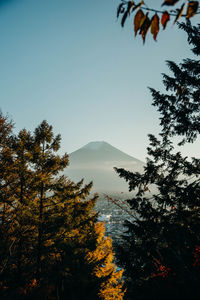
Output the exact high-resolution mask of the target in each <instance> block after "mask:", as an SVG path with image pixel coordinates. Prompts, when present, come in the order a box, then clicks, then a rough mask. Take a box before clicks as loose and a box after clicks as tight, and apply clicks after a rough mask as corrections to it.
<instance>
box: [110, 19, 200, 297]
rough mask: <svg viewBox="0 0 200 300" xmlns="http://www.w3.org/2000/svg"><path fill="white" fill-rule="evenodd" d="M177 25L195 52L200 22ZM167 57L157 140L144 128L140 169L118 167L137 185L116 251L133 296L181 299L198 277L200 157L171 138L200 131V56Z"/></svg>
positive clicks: (190, 137)
mask: <svg viewBox="0 0 200 300" xmlns="http://www.w3.org/2000/svg"><path fill="white" fill-rule="evenodd" d="M182 28H183V29H185V30H186V32H187V33H188V36H189V43H191V44H192V45H193V46H194V48H193V49H195V51H194V52H195V54H199V50H200V48H199V46H200V39H199V37H200V27H191V25H190V24H189V23H188V25H182ZM168 64H169V66H170V69H171V70H172V71H173V74H174V77H173V78H171V77H169V76H167V75H164V85H165V87H166V90H170V91H171V94H161V93H160V92H157V91H155V90H153V89H151V91H152V94H153V99H154V102H153V104H154V105H155V106H157V107H158V110H159V112H160V113H161V125H162V133H161V134H160V140H159V139H157V138H156V137H155V136H153V135H149V139H150V145H149V147H148V159H147V164H146V167H145V168H144V173H143V174H140V173H132V172H129V171H126V170H124V169H116V171H117V172H118V174H119V176H120V177H122V178H124V179H125V180H126V181H127V182H128V183H129V190H130V191H133V190H135V191H136V196H135V197H134V198H133V199H130V200H129V201H128V203H129V206H130V209H131V211H132V212H133V218H132V219H129V220H127V222H126V228H127V233H126V235H124V236H123V240H124V243H123V245H122V247H120V251H121V252H120V255H119V258H120V261H121V264H122V266H123V267H124V268H125V276H126V278H127V286H128V293H127V298H130V299H147V298H148V299H159V300H163V299H169V298H173V299H183V298H184V299H185V297H190V295H191V294H192V293H194V292H196V293H197V292H198V284H199V280H200V269H199V267H200V160H199V159H196V158H192V159H190V160H189V159H188V158H187V157H183V156H182V155H181V152H175V151H174V147H173V143H172V141H171V140H170V138H171V136H175V135H177V136H180V135H181V136H182V139H183V142H182V144H183V143H184V142H192V141H194V139H195V138H196V137H197V135H198V133H199V127H200V126H199V125H200V124H199V120H200V114H199V110H200V102H199V100H200V99H199V84H198V82H199V78H200V77H199V76H200V72H199V70H200V69H199V66H200V63H199V61H194V60H190V59H187V60H184V62H183V64H181V65H180V66H178V65H176V64H175V63H174V62H168ZM179 88H181V91H179Z"/></svg>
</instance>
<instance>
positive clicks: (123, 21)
mask: <svg viewBox="0 0 200 300" xmlns="http://www.w3.org/2000/svg"><path fill="white" fill-rule="evenodd" d="M127 17H128V10H126V11H125V13H124V14H123V17H122V20H121V25H122V27H124V24H125V22H126V19H127Z"/></svg>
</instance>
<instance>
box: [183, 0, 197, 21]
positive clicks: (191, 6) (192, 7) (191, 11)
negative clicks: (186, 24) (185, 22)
mask: <svg viewBox="0 0 200 300" xmlns="http://www.w3.org/2000/svg"><path fill="white" fill-rule="evenodd" d="M198 8H199V1H190V2H189V3H188V7H187V13H186V18H187V19H189V18H191V17H193V16H194V15H195V14H196V12H197V10H198Z"/></svg>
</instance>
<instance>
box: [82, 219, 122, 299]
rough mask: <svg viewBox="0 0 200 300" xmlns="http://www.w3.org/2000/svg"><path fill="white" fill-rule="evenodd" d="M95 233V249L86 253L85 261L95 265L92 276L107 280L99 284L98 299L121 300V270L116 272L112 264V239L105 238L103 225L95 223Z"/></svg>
mask: <svg viewBox="0 0 200 300" xmlns="http://www.w3.org/2000/svg"><path fill="white" fill-rule="evenodd" d="M95 232H96V235H97V245H96V249H95V250H94V251H90V252H89V253H88V255H87V260H88V262H89V263H93V264H94V265H95V267H94V270H93V274H94V276H96V277H97V278H106V277H107V280H106V281H105V282H103V283H102V284H101V287H100V291H99V297H100V299H104V300H114V299H115V300H116V299H118V300H121V299H123V297H124V293H125V291H124V290H123V281H122V280H121V278H122V274H123V270H120V271H117V270H116V269H117V267H116V265H115V264H114V263H113V259H114V253H113V247H112V239H111V237H109V236H108V237H106V236H105V223H102V222H98V223H96V224H95ZM98 262H99V264H98Z"/></svg>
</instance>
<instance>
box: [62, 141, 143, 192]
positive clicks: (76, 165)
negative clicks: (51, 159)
mask: <svg viewBox="0 0 200 300" xmlns="http://www.w3.org/2000/svg"><path fill="white" fill-rule="evenodd" d="M69 162H70V166H69V167H68V169H67V170H66V175H68V176H69V177H70V178H71V179H72V180H74V181H78V180H80V179H81V178H84V179H85V182H86V183H88V182H90V181H93V183H94V188H93V190H94V191H120V192H121V191H127V190H128V185H127V183H126V182H124V180H123V179H121V178H119V177H118V175H117V174H116V172H115V171H114V169H113V168H114V167H119V168H121V167H122V168H126V169H128V170H133V171H142V169H143V166H144V163H143V162H142V161H140V160H138V159H136V158H134V157H132V156H130V155H128V154H126V153H124V152H122V151H120V150H119V149H117V148H115V147H113V146H112V145H110V144H108V143H106V142H104V141H101V142H99V141H98V142H91V143H89V144H87V145H85V146H84V147H82V148H80V149H78V150H76V151H74V152H72V153H71V154H70V155H69Z"/></svg>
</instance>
